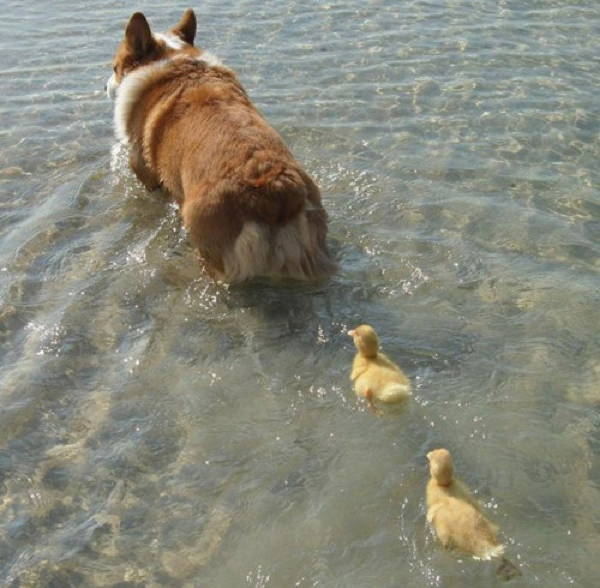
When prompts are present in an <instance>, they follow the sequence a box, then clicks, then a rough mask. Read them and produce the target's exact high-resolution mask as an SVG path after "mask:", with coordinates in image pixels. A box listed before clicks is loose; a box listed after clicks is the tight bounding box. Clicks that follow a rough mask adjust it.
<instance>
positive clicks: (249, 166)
mask: <svg viewBox="0 0 600 588" xmlns="http://www.w3.org/2000/svg"><path fill="white" fill-rule="evenodd" d="M195 30H196V21H195V16H194V14H193V12H192V11H191V10H188V11H186V13H185V14H184V17H183V18H182V21H181V22H180V23H179V24H178V25H177V26H176V27H174V28H173V29H172V30H171V31H170V32H169V33H166V34H160V35H152V33H151V32H150V29H149V26H148V25H147V21H146V20H145V18H144V16H143V15H141V14H140V13H136V14H134V15H133V16H132V17H131V20H130V22H129V24H128V26H127V29H126V33H125V39H124V41H123V42H122V43H121V45H120V46H119V48H118V50H117V53H116V55H115V59H114V70H115V73H114V74H113V76H112V77H111V80H109V92H111V89H112V91H113V92H116V106H115V130H116V134H117V136H118V137H119V139H121V140H123V141H125V142H127V144H128V145H129V149H130V164H131V167H132V169H133V170H134V172H135V173H136V175H137V177H138V178H139V179H140V181H141V182H142V183H143V184H144V185H145V186H146V187H147V188H148V189H149V190H154V189H156V188H158V187H161V188H162V189H163V190H164V191H165V192H167V193H168V195H169V196H170V197H171V198H173V199H174V200H175V201H176V202H177V203H178V204H179V206H180V210H181V214H182V218H183V223H184V225H185V227H186V229H187V230H188V232H189V235H190V238H191V241H192V242H193V243H194V245H195V246H196V247H197V249H198V251H199V252H200V255H201V257H202V258H203V260H204V262H205V265H206V268H207V269H208V271H209V273H210V274H211V275H213V276H214V277H215V278H216V279H221V280H224V281H227V282H240V281H243V280H246V279H249V278H252V277H255V276H271V277H283V278H294V279H303V280H308V279H319V278H322V277H325V276H327V275H329V274H330V273H331V272H332V271H334V269H335V265H334V263H333V262H332V261H331V259H330V257H329V254H328V251H327V246H326V242H325V239H326V234H327V215H326V213H325V210H324V209H323V207H322V204H321V195H320V192H319V189H318V188H317V186H316V185H315V183H314V182H313V181H312V179H311V178H310V177H309V176H308V174H306V172H305V171H304V170H303V169H302V168H301V166H300V165H299V163H298V162H297V161H296V160H295V159H294V157H293V156H292V154H291V153H290V152H289V150H288V149H287V147H286V146H285V144H284V143H283V141H282V139H281V137H280V136H279V135H278V134H277V132H276V131H275V130H274V129H273V128H272V127H270V126H269V124H268V123H267V122H266V121H265V120H264V118H263V117H262V116H261V114H260V113H259V112H258V111H257V110H256V108H255V107H254V105H253V104H252V102H251V101H250V99H249V97H248V95H247V94H246V92H245V90H244V88H243V87H242V85H241V84H240V82H239V80H238V79H237V77H236V75H235V74H234V72H233V71H231V70H230V69H228V68H226V67H224V66H222V65H220V62H219V61H218V60H217V59H216V58H214V56H212V55H210V54H205V52H203V51H201V50H200V49H197V48H196V47H194V46H193V39H194V35H195ZM114 88H116V90H115V89H114Z"/></svg>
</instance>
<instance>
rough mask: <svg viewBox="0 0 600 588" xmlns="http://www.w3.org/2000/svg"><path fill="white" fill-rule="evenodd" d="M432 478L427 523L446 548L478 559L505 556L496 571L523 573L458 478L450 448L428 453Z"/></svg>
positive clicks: (507, 574)
mask: <svg viewBox="0 0 600 588" xmlns="http://www.w3.org/2000/svg"><path fill="white" fill-rule="evenodd" d="M427 459H428V460H429V472H430V474H431V478H430V480H429V482H428V483H427V522H429V523H430V524H431V525H432V526H433V528H434V529H435V533H436V535H437V537H438V539H439V540H440V542H441V543H442V545H443V546H444V547H447V548H456V549H460V550H462V551H464V552H466V553H470V554H471V555H472V556H473V557H474V558H476V559H486V560H489V559H492V558H501V563H500V566H499V567H498V569H497V571H496V573H497V574H498V575H499V576H501V577H502V578H503V579H505V580H510V579H511V578H513V577H514V576H520V575H521V572H520V571H519V570H518V569H517V568H516V567H515V565H514V564H512V563H511V562H510V561H509V560H507V559H506V558H505V557H503V553H504V545H502V543H500V541H499V540H498V538H497V534H498V531H499V529H498V527H497V526H496V525H495V524H494V523H492V522H490V521H488V519H486V518H485V516H484V515H483V513H482V512H481V507H480V505H479V503H478V502H477V501H476V500H475V498H474V497H473V496H472V494H471V492H470V491H469V489H468V488H467V486H466V485H465V484H463V483H462V482H461V481H460V480H457V479H456V478H455V477H454V466H453V463H452V455H450V452H449V451H448V450H447V449H435V450H433V451H430V452H429V453H428V454H427Z"/></svg>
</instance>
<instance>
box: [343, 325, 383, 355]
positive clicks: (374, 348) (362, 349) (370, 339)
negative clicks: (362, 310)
mask: <svg viewBox="0 0 600 588" xmlns="http://www.w3.org/2000/svg"><path fill="white" fill-rule="evenodd" d="M348 335H350V337H352V339H353V340H354V345H356V349H358V352H359V353H360V354H361V355H364V356H365V357H377V352H378V351H379V339H378V338H377V333H376V332H375V329H374V328H373V327H371V326H369V325H360V327H356V329H353V330H352V331H348Z"/></svg>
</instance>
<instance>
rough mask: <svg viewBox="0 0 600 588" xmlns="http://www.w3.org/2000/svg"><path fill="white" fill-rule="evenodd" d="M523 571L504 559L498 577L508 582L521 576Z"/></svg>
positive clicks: (499, 567) (497, 573) (497, 572)
mask: <svg viewBox="0 0 600 588" xmlns="http://www.w3.org/2000/svg"><path fill="white" fill-rule="evenodd" d="M521 575H522V574H521V570H520V569H519V568H518V567H517V566H516V565H515V564H514V563H512V561H510V560H509V559H507V558H505V557H503V558H502V559H501V560H500V565H499V566H498V568H497V569H496V576H498V577H499V578H500V579H501V580H504V581H505V582H508V581H509V580H512V579H513V578H516V577H517V576H521Z"/></svg>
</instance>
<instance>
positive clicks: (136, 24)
mask: <svg viewBox="0 0 600 588" xmlns="http://www.w3.org/2000/svg"><path fill="white" fill-rule="evenodd" d="M125 40H126V41H127V43H128V45H129V47H131V49H132V51H133V54H134V55H135V58H136V59H141V58H142V57H144V55H147V54H148V53H149V52H150V49H152V47H154V38H153V37H152V33H151V32H150V25H149V24H148V21H147V20H146V17H145V16H144V15H143V14H142V13H141V12H135V13H134V14H133V15H132V16H131V18H130V19H129V22H128V23H127V28H126V29H125Z"/></svg>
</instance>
